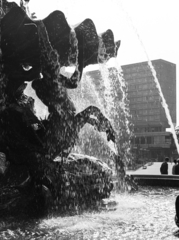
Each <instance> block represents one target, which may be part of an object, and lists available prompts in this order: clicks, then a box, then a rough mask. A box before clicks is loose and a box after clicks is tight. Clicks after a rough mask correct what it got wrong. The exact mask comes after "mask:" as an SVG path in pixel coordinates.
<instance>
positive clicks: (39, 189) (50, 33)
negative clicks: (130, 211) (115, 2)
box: [0, 0, 124, 215]
mask: <svg viewBox="0 0 179 240" xmlns="http://www.w3.org/2000/svg"><path fill="white" fill-rule="evenodd" d="M27 3H28V1H21V2H20V6H18V5H17V4H16V3H14V2H7V1H6V0H3V1H1V79H0V92H1V100H0V129H1V135H0V152H1V156H2V158H1V159H2V160H3V159H5V163H6V171H5V172H4V173H3V175H1V187H2V192H1V196H6V197H4V198H2V199H4V200H2V204H1V210H2V211H1V212H2V213H3V211H4V212H6V213H7V209H11V206H12V205H13V206H14V205H15V206H16V209H19V207H20V206H24V205H25V206H24V208H25V209H28V212H29V211H30V212H35V213H36V212H38V210H39V209H40V210H39V211H41V210H42V211H43V210H44V209H46V208H48V207H47V205H48V204H49V203H51V202H55V203H56V205H60V206H62V205H64V202H66V200H64V199H66V198H64V196H63V195H64V192H65V191H66V185H67V182H68V184H69V185H70V191H71V192H75V197H74V199H81V202H84V201H85V200H84V198H85V197H87V195H88V198H89V194H90V193H89V192H88V194H86V193H84V192H85V191H86V190H85V189H83V188H82V187H81V189H80V187H79V186H77V185H79V182H78V183H77V182H76V180H74V179H71V177H69V176H67V175H66V171H65V166H66V165H65V161H66V159H67V158H69V156H70V154H71V151H72V148H73V147H74V145H75V143H76V140H77V138H78V133H79V131H80V129H81V128H83V126H84V125H85V124H86V123H88V124H91V125H92V126H94V128H95V129H97V130H98V131H99V132H106V137H107V140H108V141H112V142H115V131H114V129H113V127H112V125H111V123H110V121H109V120H108V119H107V118H106V117H105V116H104V115H103V114H102V112H101V111H100V109H99V108H97V107H95V106H89V107H87V108H86V109H84V110H83V111H81V112H79V113H77V114H76V109H75V107H74V104H73V102H72V100H71V99H70V97H69V96H68V92H67V89H75V88H77V87H78V84H79V82H80V80H81V77H82V73H83V69H84V68H85V67H86V66H88V65H91V64H97V63H99V62H100V63H103V62H107V61H108V60H109V59H110V58H112V57H116V56H117V51H118V48H119V46H120V41H117V42H114V36H113V32H112V31H111V30H107V31H106V32H104V33H102V34H100V35H98V34H97V32H96V28H95V25H94V23H93V21H92V20H91V19H86V20H84V21H83V22H81V23H80V24H78V25H76V26H75V28H72V27H70V26H69V24H68V23H67V21H66V18H65V15H64V14H63V12H61V11H54V12H52V13H51V14H50V15H49V16H48V17H46V18H45V19H43V20H36V19H35V18H34V15H33V14H30V13H29V12H28V11H27ZM62 66H66V67H68V66H75V71H74V73H73V74H72V75H71V76H70V77H66V76H64V75H62V74H61V72H60V68H61V67H62ZM27 82H30V83H31V86H32V88H33V89H34V90H35V93H36V96H37V97H38V98H39V99H40V100H41V101H42V102H43V104H44V105H45V106H46V107H47V108H48V112H49V115H48V117H47V118H45V119H39V118H38V117H37V116H36V113H35V109H34V99H33V98H32V97H29V96H27V95H25V94H24V90H25V88H26V86H27ZM55 159H60V160H59V161H54V160H55ZM115 159H116V164H117V165H118V169H122V171H124V169H123V168H124V165H123V164H122V161H121V160H120V157H119V156H117V155H116V157H115ZM84 162H85V161H84ZM119 163H120V164H119ZM7 165H8V166H7ZM73 170H74V169H73ZM67 179H68V181H67ZM69 179H70V180H69ZM101 179H103V177H101ZM105 180H106V179H105ZM69 182H70V183H69ZM72 182H73V184H72ZM74 182H75V184H74ZM72 185H73V187H72ZM104 186H105V189H107V190H105V191H106V192H105V191H104V189H103V191H104V192H105V193H107V195H106V194H102V195H101V196H100V194H98V195H99V196H98V197H99V199H101V198H102V197H104V196H109V193H110V191H111V190H112V183H111V180H109V179H108V181H107V180H106V185H104ZM7 189H8V190H7ZM72 189H73V190H72ZM76 189H78V190H76ZM6 191H7V192H6ZM5 192H6V194H5ZM19 194H20V196H21V197H20V200H19ZM85 194H86V195H85ZM84 195H85V197H84ZM17 196H18V197H17ZM95 197H96V199H97V195H96V196H95ZM17 199H18V200H17ZM88 200H89V199H88ZM12 202H13V204H12ZM24 202H26V203H25V204H24ZM79 202H80V200H78V204H79ZM49 205H50V206H52V208H53V207H54V206H53V204H49ZM68 205H69V204H68ZM29 209H30V210H29ZM32 209H33V211H32ZM14 211H15V212H16V210H14ZM11 212H13V211H12V209H11ZM1 215H3V214H1Z"/></svg>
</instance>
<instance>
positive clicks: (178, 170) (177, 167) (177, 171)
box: [175, 158, 179, 175]
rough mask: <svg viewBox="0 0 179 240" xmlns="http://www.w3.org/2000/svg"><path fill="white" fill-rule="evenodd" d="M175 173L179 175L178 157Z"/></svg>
mask: <svg viewBox="0 0 179 240" xmlns="http://www.w3.org/2000/svg"><path fill="white" fill-rule="evenodd" d="M175 175H179V158H178V159H177V164H176V167H175Z"/></svg>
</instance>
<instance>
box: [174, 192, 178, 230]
mask: <svg viewBox="0 0 179 240" xmlns="http://www.w3.org/2000/svg"><path fill="white" fill-rule="evenodd" d="M175 211H176V215H175V223H176V225H177V227H179V196H177V198H176V201H175Z"/></svg>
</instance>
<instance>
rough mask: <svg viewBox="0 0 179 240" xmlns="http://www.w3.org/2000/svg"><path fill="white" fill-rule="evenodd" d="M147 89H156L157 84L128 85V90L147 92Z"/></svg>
mask: <svg viewBox="0 0 179 240" xmlns="http://www.w3.org/2000/svg"><path fill="white" fill-rule="evenodd" d="M145 89H156V84H155V83H154V81H153V82H151V83H147V84H138V85H133V84H129V85H128V90H129V91H130V90H145Z"/></svg>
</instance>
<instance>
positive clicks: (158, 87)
mask: <svg viewBox="0 0 179 240" xmlns="http://www.w3.org/2000/svg"><path fill="white" fill-rule="evenodd" d="M120 7H121V9H122V10H123V12H124V13H125V15H126V18H127V20H128V21H129V23H130V25H131V26H132V29H133V30H134V32H135V34H136V35H137V37H138V40H139V42H140V44H141V46H142V48H143V51H144V53H145V55H146V57H147V61H148V65H149V67H150V70H151V72H152V75H153V77H154V82H155V84H156V88H157V89H158V92H159V94H160V97H161V104H162V106H163V108H164V110H165V114H166V117H167V120H168V124H169V125H170V128H171V133H172V135H173V139H174V142H175V145H176V149H177V152H178V154H179V143H178V139H177V135H176V132H175V128H174V125H173V122H172V119H171V115H170V110H169V108H168V104H167V102H166V100H165V97H164V95H163V92H162V89H161V86H160V83H159V80H158V78H157V73H156V71H155V68H154V66H153V65H152V62H151V60H150V58H149V56H148V53H147V51H146V48H145V46H144V44H143V42H142V40H141V38H140V35H139V33H138V31H137V29H136V27H135V26H134V24H133V22H132V19H131V18H130V16H129V15H128V13H127V12H126V10H125V9H124V8H123V6H122V3H120Z"/></svg>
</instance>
